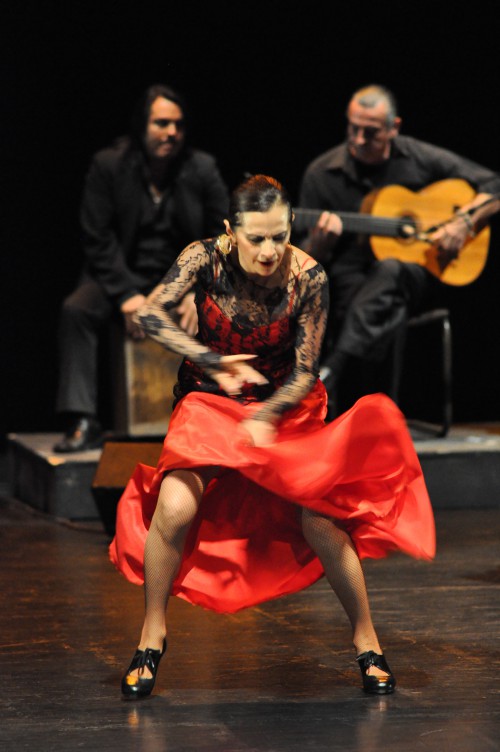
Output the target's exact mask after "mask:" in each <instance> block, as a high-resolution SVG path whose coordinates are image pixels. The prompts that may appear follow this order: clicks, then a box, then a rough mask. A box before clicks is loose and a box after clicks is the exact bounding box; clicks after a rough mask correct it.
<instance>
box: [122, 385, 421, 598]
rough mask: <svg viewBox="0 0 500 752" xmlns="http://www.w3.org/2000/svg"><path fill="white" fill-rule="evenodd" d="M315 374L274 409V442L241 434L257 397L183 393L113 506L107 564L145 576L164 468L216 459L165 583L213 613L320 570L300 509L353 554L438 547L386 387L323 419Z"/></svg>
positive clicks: (304, 580) (135, 578)
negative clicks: (258, 443) (172, 576)
mask: <svg viewBox="0 0 500 752" xmlns="http://www.w3.org/2000/svg"><path fill="white" fill-rule="evenodd" d="M325 405H326V394H325V390H324V387H323V385H322V384H321V382H318V383H317V385H316V387H315V388H314V389H313V390H312V391H311V393H310V394H309V395H308V397H307V398H306V399H305V400H304V401H303V402H302V403H301V404H300V405H299V406H298V407H297V408H296V409H295V410H292V411H290V412H289V413H288V414H287V415H286V416H285V417H284V419H283V420H282V422H281V424H280V426H279V430H278V437H277V441H276V442H275V443H274V444H272V445H270V446H266V447H252V446H248V445H247V444H246V442H245V436H244V434H243V433H242V432H241V429H240V427H239V424H240V422H241V421H242V420H243V419H244V418H245V417H248V416H249V414H251V413H252V412H253V411H254V410H256V409H258V407H259V406H258V405H255V404H252V405H242V404H240V403H238V402H236V401H234V400H231V399H229V398H225V397H219V396H215V395H210V394H205V393H191V394H189V395H187V396H186V397H184V399H183V400H182V401H181V402H180V403H179V405H178V406H177V408H176V409H175V411H174V413H173V415H172V418H171V421H170V425H169V429H168V434H167V436H166V439H165V443H164V447H163V450H162V454H161V456H160V460H159V462H158V466H157V468H156V469H155V468H151V467H147V466H145V465H138V466H137V468H136V470H135V472H134V474H133V476H132V478H131V479H130V481H129V483H128V485H127V487H126V489H125V491H124V493H123V495H122V498H121V499H120V502H119V505H118V509H117V520H116V535H115V537H114V539H113V541H112V543H111V546H110V557H111V560H112V561H113V563H114V564H115V566H116V567H117V568H118V569H119V571H121V572H122V573H123V574H124V576H125V577H127V579H129V580H130V581H131V582H134V583H137V584H141V583H142V582H143V577H144V575H143V551H144V543H145V539H146V535H147V531H148V529H149V526H150V522H151V518H152V516H153V513H154V509H155V505H156V500H157V497H158V493H159V489H160V486H161V482H162V479H163V476H164V474H165V473H166V472H168V471H170V470H173V469H176V468H196V467H201V466H206V465H217V466H222V467H223V468H224V471H223V472H222V474H221V475H220V476H219V477H218V478H216V479H215V480H213V481H212V482H211V483H210V485H209V486H208V488H207V490H206V492H205V494H204V496H203V499H202V502H201V505H200V509H199V511H198V514H197V516H196V519H195V521H194V523H193V525H192V527H191V530H190V533H189V536H188V539H187V542H186V547H185V551H184V556H183V560H182V564H181V568H180V571H179V573H178V575H177V577H176V580H175V582H174V586H173V594H174V595H177V596H179V597H181V598H184V599H185V600H187V601H189V602H191V603H194V604H197V605H201V606H204V607H205V608H210V609H212V610H215V611H220V612H229V613H231V612H235V611H238V610H240V609H242V608H246V607H248V606H252V605H255V604H257V603H261V602H263V601H266V600H269V599H271V598H276V597H279V596H282V595H285V594H287V593H292V592H295V591H297V590H300V589H302V588H304V587H307V586H309V585H311V584H312V583H313V582H315V581H316V580H317V579H319V578H320V577H321V576H322V575H323V569H322V567H321V564H320V562H319V560H318V558H317V557H316V555H315V554H314V553H313V551H312V550H311V549H310V547H309V546H308V544H307V543H306V541H305V539H304V537H303V535H302V532H301V526H300V509H301V507H303V506H305V507H309V508H311V509H314V510H317V511H318V512H322V513H324V514H327V515H329V516H331V517H333V518H334V519H336V520H338V521H339V523H340V524H342V526H343V527H344V528H345V529H346V530H347V531H348V532H349V533H350V535H351V537H352V539H353V541H354V543H355V545H356V548H357V550H358V553H359V556H360V557H361V558H365V557H371V558H381V557H384V556H386V555H387V554H388V553H389V552H391V551H396V550H399V551H402V552H404V553H406V554H408V555H410V556H413V557H415V558H422V559H432V558H433V557H434V555H435V528H434V517H433V512H432V507H431V504H430V500H429V497H428V493H427V489H426V486H425V482H424V478H423V474H422V470H421V467H420V463H419V461H418V457H417V455H416V452H415V449H414V446H413V442H412V440H411V437H410V435H409V433H408V430H407V427H406V422H405V420H404V417H403V415H402V414H401V412H400V410H399V409H398V407H397V406H396V405H395V404H394V403H393V402H392V401H391V400H390V399H389V398H388V397H386V396H385V395H383V394H375V395H369V396H366V397H362V398H361V399H360V400H358V402H357V403H356V404H355V405H354V406H353V407H352V408H351V409H350V410H349V411H347V412H346V413H344V414H343V415H341V416H340V417H339V418H337V420H335V421H333V422H331V423H329V424H327V425H325V424H324V422H323V417H324V414H325Z"/></svg>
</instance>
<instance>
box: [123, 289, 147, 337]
mask: <svg viewBox="0 0 500 752" xmlns="http://www.w3.org/2000/svg"><path fill="white" fill-rule="evenodd" d="M145 302H146V298H145V297H144V295H133V296H132V297H131V298H129V299H128V300H126V301H125V302H124V303H122V304H121V306H120V311H121V312H122V314H123V319H124V322H125V331H126V332H127V335H128V336H129V337H131V338H132V339H144V338H145V336H146V335H145V334H144V332H143V330H142V329H141V327H140V326H139V324H137V323H136V322H135V321H134V320H133V316H134V313H135V312H136V311H137V310H138V309H139V308H140V307H141V306H142V305H144V303H145Z"/></svg>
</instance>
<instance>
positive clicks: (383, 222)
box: [293, 208, 416, 238]
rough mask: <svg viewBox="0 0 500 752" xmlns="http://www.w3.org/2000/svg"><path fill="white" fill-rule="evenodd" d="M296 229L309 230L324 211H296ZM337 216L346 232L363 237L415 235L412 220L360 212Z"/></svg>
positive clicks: (339, 213)
mask: <svg viewBox="0 0 500 752" xmlns="http://www.w3.org/2000/svg"><path fill="white" fill-rule="evenodd" d="M293 213H294V215H295V221H294V228H295V230H297V231H298V232H300V231H304V230H309V229H311V228H312V227H314V226H315V224H316V223H317V221H318V219H319V217H320V215H321V213H322V210H319V209H299V208H297V209H294V210H293ZM335 214H336V215H337V216H338V217H340V219H341V220H342V226H343V231H344V232H354V233H358V234H361V235H379V236H384V237H387V238H407V237H410V236H412V235H413V234H414V233H415V230H416V228H415V224H414V222H413V221H412V220H411V219H405V218H404V217H400V218H397V219H392V218H390V217H374V216H372V215H371V214H361V213H358V212H342V211H336V212H335Z"/></svg>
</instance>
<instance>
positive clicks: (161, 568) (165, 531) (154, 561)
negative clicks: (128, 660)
mask: <svg viewBox="0 0 500 752" xmlns="http://www.w3.org/2000/svg"><path fill="white" fill-rule="evenodd" d="M217 472H218V469H217V468H197V469H196V470H173V471H172V472H170V473H169V474H168V475H166V476H165V478H164V479H163V482H162V484H161V489H160V494H159V496H158V503H157V505H156V509H155V513H154V515H153V519H152V521H151V527H150V529H149V532H148V536H147V538H146V547H145V550H144V598H145V618H144V624H143V627H142V633H141V640H140V643H139V646H138V647H139V649H140V650H145V649H146V648H152V649H153V650H161V649H162V646H163V640H164V638H165V637H166V634H167V629H166V613H165V612H166V608H167V604H168V599H169V596H170V591H171V588H172V583H173V581H174V579H175V576H176V574H177V572H178V570H179V566H180V563H181V559H182V553H183V550H184V544H185V541H186V536H187V534H188V532H189V528H190V526H191V523H192V521H193V519H194V517H195V515H196V512H197V511H198V506H199V504H200V500H201V497H202V494H203V492H204V490H205V488H206V486H207V484H208V482H209V481H210V480H211V479H212V478H213V477H215V475H217ZM143 671H144V673H141V674H140V675H141V676H143V677H144V678H147V677H148V676H151V673H150V671H149V669H148V668H147V667H146V668H144V670H143ZM141 672H142V669H141ZM137 673H138V672H137V671H134V672H132V674H131V675H132V676H134V675H137Z"/></svg>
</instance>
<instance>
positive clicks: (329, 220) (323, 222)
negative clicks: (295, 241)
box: [307, 211, 343, 262]
mask: <svg viewBox="0 0 500 752" xmlns="http://www.w3.org/2000/svg"><path fill="white" fill-rule="evenodd" d="M342 232H343V227H342V220H341V219H340V217H339V216H338V215H337V214H333V213H332V212H327V211H324V212H321V214H320V217H319V219H318V222H317V224H316V226H315V227H314V228H313V229H312V230H311V232H310V234H309V241H308V245H307V250H308V252H309V253H310V254H311V256H313V257H314V258H315V259H317V260H318V261H320V262H321V261H325V260H326V259H328V257H329V255H330V253H331V252H332V251H333V249H334V248H335V246H336V244H337V241H338V239H339V237H340V236H341V235H342Z"/></svg>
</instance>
